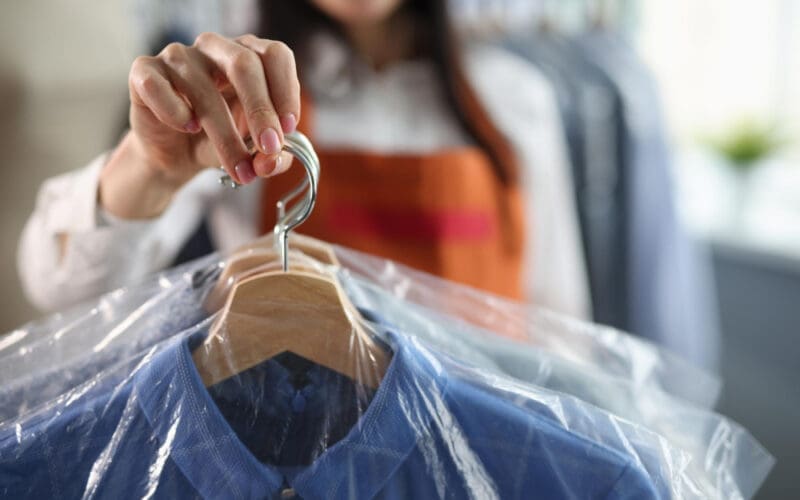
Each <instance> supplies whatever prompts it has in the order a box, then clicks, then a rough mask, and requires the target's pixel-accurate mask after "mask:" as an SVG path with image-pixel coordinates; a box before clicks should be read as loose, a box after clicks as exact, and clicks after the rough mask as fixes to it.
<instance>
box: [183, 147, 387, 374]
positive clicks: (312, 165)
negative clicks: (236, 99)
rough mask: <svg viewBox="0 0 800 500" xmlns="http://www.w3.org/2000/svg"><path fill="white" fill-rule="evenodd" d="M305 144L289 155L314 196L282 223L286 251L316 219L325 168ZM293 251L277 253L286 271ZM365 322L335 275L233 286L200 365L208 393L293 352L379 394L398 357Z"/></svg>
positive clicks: (281, 274)
mask: <svg viewBox="0 0 800 500" xmlns="http://www.w3.org/2000/svg"><path fill="white" fill-rule="evenodd" d="M295 135H299V134H297V133H295V134H290V135H288V136H287V146H290V145H292V140H291V139H292V138H293V137H292V136H295ZM303 139H305V138H304V137H303ZM305 142H306V144H302V143H300V146H299V147H297V143H295V144H294V145H295V146H296V147H295V150H292V149H291V148H287V150H289V151H290V152H291V153H292V154H294V155H295V156H296V157H297V158H298V159H299V160H300V162H301V163H302V164H303V165H304V167H305V168H306V172H307V173H308V177H309V183H308V184H309V191H308V196H307V197H306V199H305V200H304V201H303V202H300V203H298V204H297V205H296V206H295V207H293V208H292V210H289V211H288V212H287V213H284V217H282V218H281V220H279V226H277V228H278V229H277V230H276V235H278V236H279V238H280V241H281V242H282V243H285V242H286V237H287V235H288V233H289V231H290V230H291V229H293V228H295V227H297V226H298V225H300V224H301V223H302V222H303V221H304V220H305V219H307V218H308V216H309V215H310V213H311V210H312V208H313V205H314V201H315V199H316V187H317V181H318V176H319V162H318V160H317V159H316V155H315V154H314V153H313V148H311V146H310V143H308V141H307V139H306V140H305ZM308 149H310V153H309V151H308ZM293 194H294V193H290V196H293ZM284 200H286V197H285V198H284ZM312 246H313V245H312ZM315 248H316V250H315V252H316V253H317V254H318V255H321V256H322V257H323V258H325V257H326V256H327V257H330V258H331V262H332V263H333V262H336V261H335V256H334V255H333V254H332V252H331V253H330V255H328V253H327V250H325V246H324V244H322V245H318V246H316V247H315ZM286 249H287V246H286V245H285V244H282V245H280V246H279V251H278V252H277V253H278V255H279V257H280V258H281V259H282V260H283V265H282V269H286V267H287V264H288V255H287V254H286V253H285V252H286ZM328 250H330V247H328ZM268 255H269V254H268V253H264V254H262V255H261V256H260V257H257V258H256V257H254V258H255V260H258V259H261V258H267V257H268ZM237 262H238V263H239V264H238V265H239V266H246V265H249V264H253V262H254V261H253V260H250V261H248V260H247V256H246V255H245V256H244V257H242V258H241V259H239V260H238V261H237ZM233 271H235V270H232V272H233ZM359 318H360V316H359V315H358V311H357V310H356V309H355V307H354V306H353V305H352V304H351V303H350V301H349V300H348V299H347V298H346V295H345V294H344V293H343V291H342V289H341V286H340V285H339V284H338V283H337V282H336V281H335V279H333V278H332V277H331V276H329V275H325V274H322V273H319V272H314V271H311V270H309V269H304V270H294V269H293V270H291V271H286V270H278V271H274V270H273V271H266V272H260V273H257V274H255V275H253V276H249V277H247V278H245V279H242V280H240V281H239V282H238V283H236V284H235V285H234V286H233V288H232V289H231V291H230V292H229V294H228V296H227V300H226V302H225V306H224V307H223V309H222V311H221V312H220V315H219V316H218V318H217V320H216V321H215V322H214V324H213V325H212V327H211V330H210V332H209V335H208V337H207V338H206V340H205V341H204V342H203V344H202V345H200V346H199V347H198V348H197V349H196V350H195V351H194V353H193V354H192V358H193V360H194V362H195V365H196V366H197V369H198V372H199V373H200V376H201V378H202V379H203V383H204V384H205V385H206V386H212V385H214V384H216V383H219V382H221V381H223V380H225V379H227V378H229V377H232V376H234V375H236V374H238V373H241V372H243V371H245V370H247V369H249V368H252V367H253V366H256V365H258V364H259V363H261V362H263V361H266V360H267V359H270V358H272V357H274V356H276V355H278V354H281V353H283V352H291V353H294V354H297V355H298V356H301V357H303V358H305V359H307V360H309V361H312V362H314V363H317V364H319V365H321V366H324V367H326V368H328V369H330V370H333V371H335V372H337V373H340V374H342V375H345V376H347V377H349V378H351V379H353V380H355V381H357V382H359V383H361V384H364V385H366V386H369V387H373V388H374V387H377V386H378V384H379V383H380V380H381V379H382V378H383V375H384V374H385V373H386V370H387V369H388V366H389V361H390V354H389V353H387V352H386V351H385V350H384V349H383V348H382V347H381V345H379V344H378V343H377V342H376V341H375V340H374V339H373V338H372V336H371V335H370V334H369V333H368V332H367V331H366V330H365V329H364V327H363V326H362V325H361V324H360V323H359Z"/></svg>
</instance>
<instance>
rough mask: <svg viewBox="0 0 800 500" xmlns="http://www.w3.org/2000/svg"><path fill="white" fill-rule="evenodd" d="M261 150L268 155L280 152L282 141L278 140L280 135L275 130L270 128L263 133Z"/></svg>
mask: <svg viewBox="0 0 800 500" xmlns="http://www.w3.org/2000/svg"><path fill="white" fill-rule="evenodd" d="M261 149H263V150H264V152H265V153H266V154H268V155H272V154H275V153H278V152H280V150H281V140H280V139H279V138H278V133H277V132H275V129H273V128H268V129H267V130H265V131H264V132H262V133H261Z"/></svg>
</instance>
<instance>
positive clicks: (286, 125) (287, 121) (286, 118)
mask: <svg viewBox="0 0 800 500" xmlns="http://www.w3.org/2000/svg"><path fill="white" fill-rule="evenodd" d="M281 128H282V129H283V133H284V134H291V133H292V132H294V131H295V130H296V129H297V116H296V115H295V114H294V113H287V114H285V115H283V117H281Z"/></svg>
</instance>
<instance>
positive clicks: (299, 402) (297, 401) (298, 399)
mask: <svg viewBox="0 0 800 500" xmlns="http://www.w3.org/2000/svg"><path fill="white" fill-rule="evenodd" d="M305 409H306V398H305V396H303V393H302V392H300V391H297V392H296V393H295V395H294V398H292V411H294V412H295V413H303V410H305Z"/></svg>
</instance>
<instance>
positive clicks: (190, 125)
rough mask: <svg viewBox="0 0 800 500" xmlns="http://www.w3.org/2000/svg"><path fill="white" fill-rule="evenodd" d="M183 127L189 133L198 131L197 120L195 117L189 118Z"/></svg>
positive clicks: (198, 124)
mask: <svg viewBox="0 0 800 500" xmlns="http://www.w3.org/2000/svg"><path fill="white" fill-rule="evenodd" d="M183 128H184V129H185V130H186V131H187V132H191V133H195V132H200V123H199V122H198V121H197V119H195V118H192V119H191V120H189V121H188V122H186V125H184V126H183Z"/></svg>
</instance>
